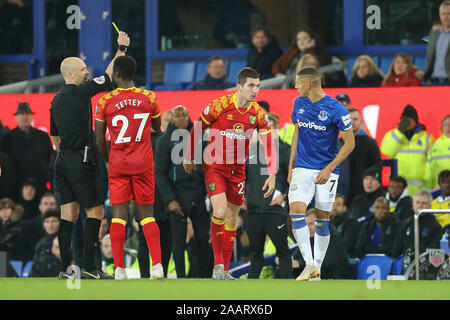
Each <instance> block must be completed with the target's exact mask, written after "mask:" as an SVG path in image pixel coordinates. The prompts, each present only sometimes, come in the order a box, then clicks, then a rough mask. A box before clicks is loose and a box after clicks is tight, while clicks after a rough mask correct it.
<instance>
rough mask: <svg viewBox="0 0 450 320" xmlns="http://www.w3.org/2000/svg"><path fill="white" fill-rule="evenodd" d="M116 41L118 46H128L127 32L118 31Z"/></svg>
mask: <svg viewBox="0 0 450 320" xmlns="http://www.w3.org/2000/svg"><path fill="white" fill-rule="evenodd" d="M117 43H118V44H119V46H126V47H129V46H130V38H129V37H128V34H126V33H125V32H123V31H120V33H119V37H118V38H117Z"/></svg>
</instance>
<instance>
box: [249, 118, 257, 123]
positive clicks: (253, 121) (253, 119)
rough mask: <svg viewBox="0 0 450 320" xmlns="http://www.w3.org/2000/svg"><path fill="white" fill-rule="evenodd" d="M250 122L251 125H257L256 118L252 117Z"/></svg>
mask: <svg viewBox="0 0 450 320" xmlns="http://www.w3.org/2000/svg"><path fill="white" fill-rule="evenodd" d="M249 120H250V124H255V123H256V116H250V117H249Z"/></svg>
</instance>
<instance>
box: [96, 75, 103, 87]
mask: <svg viewBox="0 0 450 320" xmlns="http://www.w3.org/2000/svg"><path fill="white" fill-rule="evenodd" d="M94 82H95V83H96V84H100V85H101V84H104V83H105V76H101V77H97V78H94Z"/></svg>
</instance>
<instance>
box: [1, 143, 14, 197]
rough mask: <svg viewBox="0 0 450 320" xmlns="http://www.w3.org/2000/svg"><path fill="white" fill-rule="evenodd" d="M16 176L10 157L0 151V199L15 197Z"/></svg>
mask: <svg viewBox="0 0 450 320" xmlns="http://www.w3.org/2000/svg"><path fill="white" fill-rule="evenodd" d="M15 185H16V177H15V175H14V165H13V163H12V161H11V158H10V157H9V156H8V155H7V154H6V153H3V152H1V151H0V199H1V198H10V199H12V198H16V197H17V193H16V191H17V190H16V188H15Z"/></svg>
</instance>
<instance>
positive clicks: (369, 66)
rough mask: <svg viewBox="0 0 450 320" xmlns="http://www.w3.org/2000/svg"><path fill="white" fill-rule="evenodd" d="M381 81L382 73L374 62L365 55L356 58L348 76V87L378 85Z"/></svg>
mask: <svg viewBox="0 0 450 320" xmlns="http://www.w3.org/2000/svg"><path fill="white" fill-rule="evenodd" d="M381 81H383V73H382V72H381V70H380V69H378V67H377V65H376V64H375V62H374V61H373V60H372V58H370V57H369V56H367V55H362V56H359V57H358V59H356V61H355V64H354V65H353V69H352V76H351V78H350V87H379V86H380V85H381Z"/></svg>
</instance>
